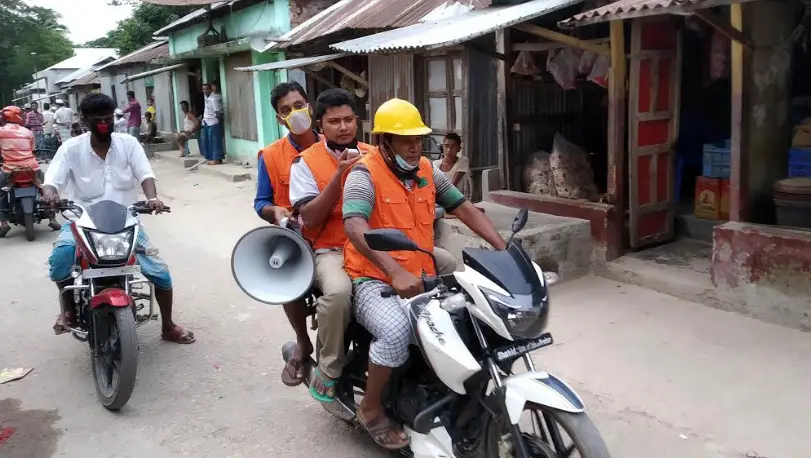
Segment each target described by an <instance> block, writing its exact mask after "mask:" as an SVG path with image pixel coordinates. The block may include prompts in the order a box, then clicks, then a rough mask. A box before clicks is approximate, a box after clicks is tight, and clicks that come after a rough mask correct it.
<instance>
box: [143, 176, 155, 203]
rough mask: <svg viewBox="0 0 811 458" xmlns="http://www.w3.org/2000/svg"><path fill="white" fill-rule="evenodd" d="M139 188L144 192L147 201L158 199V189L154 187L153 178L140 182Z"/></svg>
mask: <svg viewBox="0 0 811 458" xmlns="http://www.w3.org/2000/svg"><path fill="white" fill-rule="evenodd" d="M141 188H142V189H143V190H144V195H145V196H146V198H147V200H149V199H157V198H158V188H157V186H156V185H155V179H154V178H147V179H145V180H144V181H143V182H141Z"/></svg>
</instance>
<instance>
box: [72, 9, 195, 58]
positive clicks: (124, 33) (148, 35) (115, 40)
mask: <svg viewBox="0 0 811 458" xmlns="http://www.w3.org/2000/svg"><path fill="white" fill-rule="evenodd" d="M111 4H113V5H123V4H131V5H132V6H133V9H132V16H131V17H129V18H127V19H124V20H123V21H119V23H118V27H116V28H115V29H113V30H111V31H110V32H108V33H107V35H105V36H103V37H101V38H99V39H97V40H93V41H91V42H89V43H87V46H93V47H102V48H116V49H118V52H119V53H120V55H124V54H129V53H131V52H132V51H135V50H136V49H138V48H141V47H144V46H146V45H148V44H149V43H151V42H152V41H153V40H152V36H153V34H154V33H155V31H157V30H160V29H161V28H163V27H165V26H166V25H168V24H170V23H172V22H174V21H176V20H178V19H180V18H181V17H183V16H185V15H187V14H189V13H190V12H192V11H194V10H196V9H198V7H193V6H192V7H187V6H165V5H156V4H154V3H146V2H135V1H131V0H113V1H112V2H111Z"/></svg>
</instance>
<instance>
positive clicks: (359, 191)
mask: <svg viewBox="0 0 811 458" xmlns="http://www.w3.org/2000/svg"><path fill="white" fill-rule="evenodd" d="M343 194H344V203H343V209H342V211H343V217H344V219H346V218H352V217H355V216H358V217H361V218H364V219H366V220H367V221H368V220H369V218H371V216H372V210H373V209H374V205H375V187H374V184H373V183H372V177H371V175H369V170H368V169H367V168H366V166H364V165H363V164H357V165H355V166H354V167H353V168H352V171H351V172H349V176H347V177H346V182H345V183H344V192H343Z"/></svg>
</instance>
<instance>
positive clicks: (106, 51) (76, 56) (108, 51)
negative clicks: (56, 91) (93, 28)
mask: <svg viewBox="0 0 811 458" xmlns="http://www.w3.org/2000/svg"><path fill="white" fill-rule="evenodd" d="M105 57H118V51H116V50H115V49H113V48H73V57H71V58H68V59H65V60H63V61H62V62H59V63H56V64H54V65H51V66H50V67H48V68H46V70H67V69H80V68H87V67H89V66H91V65H93V64H95V63H96V62H98V61H99V60H100V59H103V58H105Z"/></svg>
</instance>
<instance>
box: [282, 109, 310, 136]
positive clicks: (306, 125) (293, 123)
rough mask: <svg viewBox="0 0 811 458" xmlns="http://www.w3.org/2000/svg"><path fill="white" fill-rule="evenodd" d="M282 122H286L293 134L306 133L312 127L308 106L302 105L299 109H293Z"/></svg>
mask: <svg viewBox="0 0 811 458" xmlns="http://www.w3.org/2000/svg"><path fill="white" fill-rule="evenodd" d="M284 122H286V123H287V128H288V129H290V132H292V133H293V135H301V134H303V133H306V132H307V131H308V130H310V128H311V127H312V120H311V119H310V107H309V106H307V107H304V108H301V109H299V110H293V111H292V112H291V113H290V114H289V115H287V117H286V118H284Z"/></svg>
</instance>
